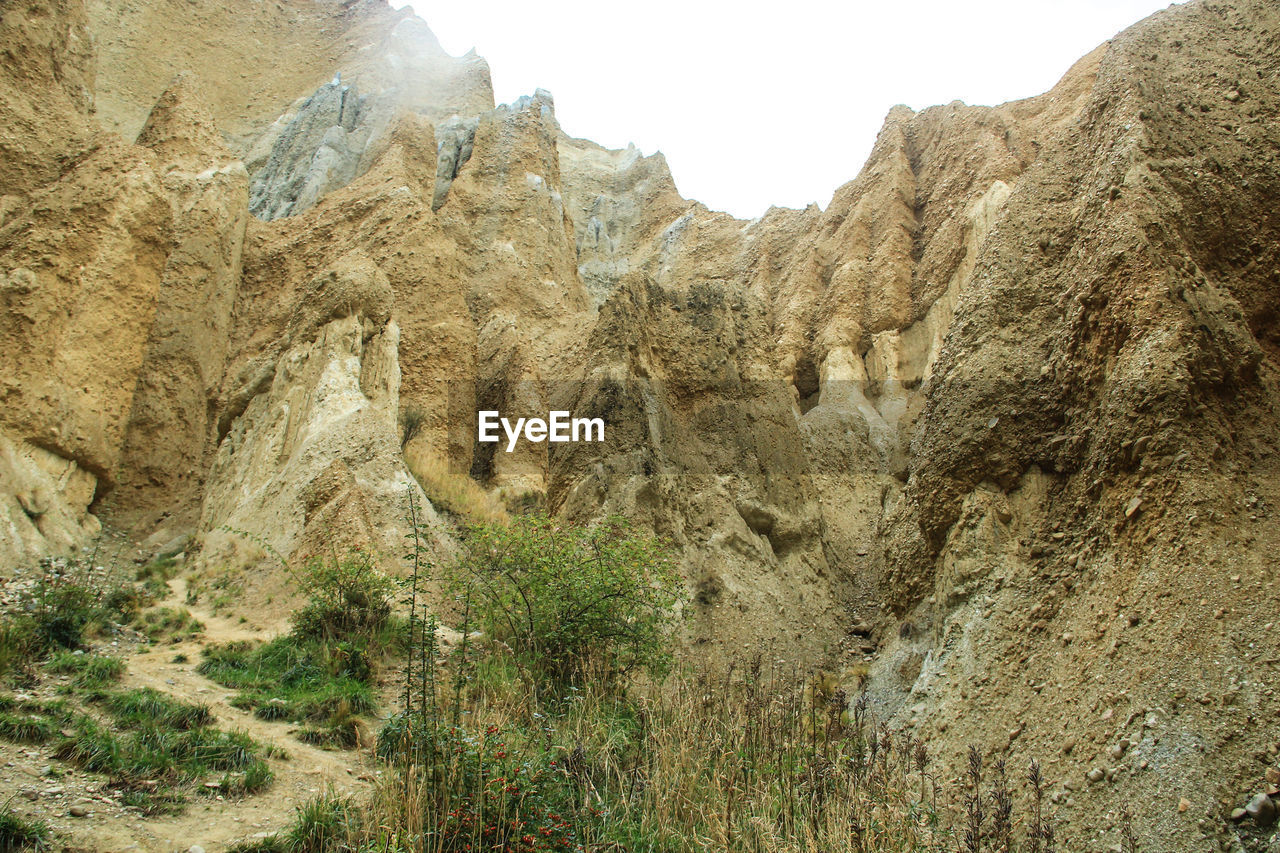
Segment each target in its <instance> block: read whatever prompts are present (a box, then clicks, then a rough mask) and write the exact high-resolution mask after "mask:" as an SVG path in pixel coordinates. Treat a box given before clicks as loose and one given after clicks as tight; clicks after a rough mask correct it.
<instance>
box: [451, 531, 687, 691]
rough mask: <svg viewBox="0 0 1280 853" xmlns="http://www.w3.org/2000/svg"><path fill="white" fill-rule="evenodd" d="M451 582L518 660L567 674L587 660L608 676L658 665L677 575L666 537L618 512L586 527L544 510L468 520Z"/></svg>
mask: <svg viewBox="0 0 1280 853" xmlns="http://www.w3.org/2000/svg"><path fill="white" fill-rule="evenodd" d="M468 545H469V548H468V551H467V553H466V555H465V556H464V557H463V558H462V559H461V560H459V561H458V562H457V563H456V564H455V565H454V566H453V567H452V568H451V569H450V571H449V573H448V578H447V580H448V583H449V588H450V589H451V591H452V592H454V593H455V594H456V595H458V596H459V597H460V598H461V599H462V601H463V603H464V606H465V607H466V608H467V610H468V611H471V610H474V611H475V613H476V615H477V616H478V617H479V620H480V622H481V624H482V625H483V627H484V629H485V631H486V633H487V634H488V635H489V636H490V637H492V638H493V639H495V640H500V641H502V642H505V643H506V644H507V645H508V646H510V647H511V649H512V651H513V652H514V653H515V655H516V657H517V661H518V662H519V663H520V665H521V666H522V667H525V668H526V669H529V670H533V671H536V672H538V673H539V674H540V675H542V676H544V677H548V678H551V679H553V680H556V681H571V680H572V679H573V678H574V677H575V676H577V675H578V674H579V673H580V672H581V671H582V669H583V667H584V665H587V664H591V665H594V666H597V667H601V668H602V669H603V671H604V673H605V675H606V677H608V678H614V677H617V676H619V675H622V674H624V673H626V672H628V671H630V670H632V669H634V668H636V667H642V668H644V669H646V670H648V671H649V672H650V673H651V674H654V675H661V674H662V673H664V672H665V671H666V669H667V668H668V666H669V665H670V662H671V650H670V644H669V642H668V637H667V633H668V629H669V627H670V623H671V621H672V619H673V618H674V611H675V607H676V605H677V603H679V602H681V601H682V600H683V595H684V593H683V585H682V583H681V580H680V576H679V574H678V573H677V572H676V570H675V567H674V566H673V565H672V561H671V558H670V555H669V553H668V551H667V549H666V547H665V546H664V545H663V544H662V543H660V542H659V541H658V540H656V539H654V538H652V537H650V536H646V535H643V534H641V533H639V532H638V531H636V530H634V529H633V528H632V527H631V525H630V524H629V523H628V522H627V521H625V520H624V519H621V518H609V519H607V520H605V521H604V522H602V523H600V524H597V525H595V526H593V527H584V526H577V525H568V524H563V523H561V522H559V521H555V520H553V519H549V518H543V517H530V516H526V517H521V518H517V519H515V520H513V521H512V522H511V523H510V524H509V525H487V526H482V527H478V528H475V529H474V530H473V532H472V535H471V537H470V539H469V542H468Z"/></svg>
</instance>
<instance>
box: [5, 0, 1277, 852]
mask: <svg viewBox="0 0 1280 853" xmlns="http://www.w3.org/2000/svg"><path fill="white" fill-rule="evenodd" d="M2 23H3V30H2V31H0V44H2V45H3V47H4V50H5V55H6V60H7V61H6V63H5V65H4V66H3V68H2V69H0V104H3V105H4V107H5V111H6V115H8V116H10V117H11V118H10V120H9V126H8V128H7V129H6V131H5V132H4V133H0V305H2V306H3V315H0V339H2V341H3V349H2V350H0V399H2V400H3V403H4V405H3V407H2V408H0V474H2V475H3V476H2V477H0V565H2V566H6V567H10V566H15V565H18V564H20V563H22V562H25V561H30V560H34V559H36V558H37V557H39V556H41V555H44V554H48V553H57V552H66V551H68V550H70V549H74V548H77V547H80V546H83V545H84V544H86V543H87V542H89V541H90V540H91V539H92V537H93V536H94V535H96V533H97V531H98V529H99V520H98V519H99V517H100V518H102V519H103V520H105V521H106V522H108V523H110V524H112V525H115V526H117V527H121V528H126V529H128V530H129V531H131V532H132V533H133V534H134V535H135V536H136V537H137V538H138V539H140V540H142V539H146V538H148V537H150V539H151V541H160V540H165V541H167V540H169V539H172V538H173V537H174V536H177V535H179V534H186V533H191V534H193V535H194V540H193V542H192V545H191V550H190V562H191V563H192V564H193V565H194V567H195V570H197V571H199V570H201V569H208V568H213V567H216V568H217V569H218V570H219V571H240V572H242V573H243V574H244V576H246V577H250V578H266V577H271V576H274V574H275V573H276V572H278V570H279V561H280V560H284V561H286V562H297V561H298V560H300V559H302V558H304V557H305V556H306V555H307V554H310V553H314V552H316V551H318V550H320V549H321V548H324V547H329V546H330V545H334V544H338V545H351V546H360V547H368V548H371V549H374V550H375V551H376V552H378V553H379V554H381V555H382V557H381V558H382V559H383V560H384V562H385V563H386V564H387V565H388V567H391V568H394V567H395V564H396V562H397V559H398V554H399V552H400V550H401V547H402V543H403V541H404V540H403V537H404V534H405V533H406V532H407V522H406V520H405V507H406V503H407V501H408V500H409V499H410V497H411V496H412V498H413V499H414V500H415V502H416V503H417V504H418V505H419V506H421V507H423V508H424V512H425V518H426V521H427V524H428V526H429V527H430V528H431V529H432V530H433V531H434V534H433V538H432V545H433V547H435V548H437V549H438V550H440V551H441V552H442V553H443V552H448V551H449V550H450V549H451V548H452V547H453V543H452V534H451V528H450V525H449V523H448V520H447V519H446V518H445V517H444V516H443V515H441V514H437V513H436V511H435V510H434V508H433V507H432V506H431V505H430V499H429V496H428V495H427V494H425V493H424V492H423V491H421V490H420V488H419V486H418V484H417V482H416V481H415V479H414V477H413V476H412V475H411V473H410V471H409V468H408V465H407V463H406V459H408V460H431V461H432V462H433V464H438V465H442V466H445V467H447V468H450V469H451V470H452V471H453V472H455V474H456V475H458V476H470V477H471V478H473V479H474V480H476V481H477V482H478V483H480V484H481V485H482V486H483V487H485V488H487V489H489V490H491V491H492V492H494V493H495V494H499V495H503V496H506V497H507V498H509V499H511V500H513V501H529V502H534V503H542V504H544V505H545V506H546V507H547V508H548V509H549V510H550V511H551V512H554V513H556V514H558V515H560V516H562V517H564V518H566V519H569V520H574V521H581V522H590V521H592V520H594V519H597V518H600V517H602V516H603V515H606V514H610V513H619V514H622V515H626V516H629V517H631V518H633V519H636V520H637V521H638V522H640V523H642V524H643V525H645V526H647V527H648V528H650V529H652V530H654V531H655V532H657V533H659V534H660V535H662V536H664V537H666V538H668V539H669V540H670V541H671V542H672V543H673V544H674V545H675V546H676V547H677V549H678V553H679V555H680V562H681V567H682V570H683V572H684V575H685V577H686V579H687V582H688V586H689V591H690V593H691V599H690V603H689V605H688V607H687V608H686V610H685V612H684V614H683V616H684V618H683V626H684V628H683V632H684V641H685V642H686V644H687V648H688V649H689V650H690V654H691V655H697V656H699V657H702V658H713V659H729V658H732V657H734V656H736V655H740V654H742V653H743V652H744V651H746V650H751V649H756V648H759V647H760V646H762V645H766V646H769V647H771V648H772V649H773V652H774V653H775V654H777V655H779V656H783V657H788V658H792V659H795V660H800V661H804V662H805V664H806V665H815V666H816V665H827V666H837V667H838V666H842V665H849V666H852V665H853V664H858V665H860V667H859V668H860V669H861V667H862V666H864V665H865V667H867V668H869V675H868V676H867V681H866V684H865V687H866V689H867V691H868V697H869V700H870V701H871V703H872V705H873V706H874V708H875V710H876V711H877V713H878V714H880V715H881V716H882V717H884V718H886V719H888V720H890V721H891V722H892V724H893V725H895V726H897V727H900V728H904V729H910V730H912V731H914V732H916V733H919V734H925V735H928V736H929V739H930V743H931V749H936V750H937V751H938V752H940V753H942V754H943V757H944V758H947V759H958V758H959V757H960V755H961V754H962V752H963V750H964V749H965V748H967V746H968V744H969V743H977V744H980V745H981V746H982V748H983V749H984V751H986V752H988V753H990V754H992V755H999V756H1003V757H1006V758H1008V759H1009V760H1010V762H1011V763H1010V766H1011V767H1017V766H1019V765H1020V764H1021V765H1025V763H1026V762H1027V761H1028V760H1029V759H1030V758H1031V757H1038V758H1040V760H1041V761H1042V762H1043V763H1044V765H1045V768H1046V775H1047V777H1048V778H1049V780H1050V792H1051V795H1052V796H1053V797H1054V798H1055V802H1058V803H1059V805H1060V806H1061V809H1062V815H1063V818H1064V821H1065V822H1064V824H1063V833H1064V834H1065V835H1066V837H1068V838H1069V839H1070V840H1071V843H1073V844H1075V845H1076V847H1072V848H1071V849H1076V848H1077V847H1079V848H1081V849H1083V846H1084V845H1089V844H1094V843H1095V841H1096V839H1097V838H1098V837H1099V834H1101V836H1102V837H1104V838H1105V837H1106V836H1107V834H1108V833H1109V832H1111V831H1112V829H1113V827H1114V823H1115V821H1114V817H1113V816H1114V814H1115V812H1116V810H1117V809H1118V808H1120V806H1121V805H1124V806H1126V807H1127V808H1129V809H1130V810H1132V811H1135V812H1136V813H1137V815H1138V820H1139V822H1140V823H1141V824H1142V826H1143V827H1144V834H1145V835H1147V836H1148V837H1151V838H1153V839H1155V843H1156V846H1157V847H1159V848H1160V849H1171V850H1198V849H1204V848H1205V846H1206V845H1211V844H1216V843H1217V842H1218V841H1221V840H1223V839H1224V838H1225V837H1226V836H1225V833H1226V831H1227V829H1226V825H1225V822H1224V820H1223V814H1222V805H1221V802H1220V801H1221V800H1222V799H1223V798H1224V797H1226V798H1229V797H1230V795H1231V794H1232V792H1234V791H1236V790H1238V789H1244V788H1246V787H1247V785H1248V783H1247V780H1248V779H1249V778H1250V777H1251V776H1252V775H1256V771H1257V767H1256V766H1254V765H1255V764H1256V760H1257V756H1259V755H1262V756H1266V755H1274V753H1275V751H1276V750H1278V749H1280V743H1277V742H1276V741H1275V734H1274V732H1275V723H1276V717H1275V702H1274V694H1275V691H1276V690H1277V689H1280V683H1277V679H1278V676H1280V674H1278V673H1277V670H1276V655H1275V637H1276V633H1275V613H1276V612H1277V607H1278V606H1280V590H1277V587H1276V581H1275V571H1274V566H1273V564H1272V555H1273V554H1274V553H1276V550H1277V548H1280V533H1278V532H1277V528H1276V525H1275V524H1274V521H1273V519H1272V513H1273V511H1274V510H1273V507H1274V506H1276V505H1277V504H1278V503H1280V476H1278V475H1280V471H1277V461H1276V460H1277V458H1280V457H1277V454H1276V446H1275V445H1276V435H1277V426H1280V412H1277V403H1278V401H1280V388H1277V373H1276V367H1277V359H1278V358H1280V326H1278V325H1277V321H1276V307H1275V306H1276V305H1277V302H1278V299H1280V272H1277V270H1278V269H1280V258H1277V254H1280V234H1277V225H1276V222H1275V221H1274V220H1275V216H1274V215H1273V214H1272V213H1271V212H1270V211H1271V210H1272V208H1273V207H1274V199H1275V198H1276V197H1277V196H1278V195H1280V162H1278V161H1277V158H1276V151H1277V150H1280V131H1278V130H1277V128H1278V127H1280V124H1277V111H1278V110H1280V65H1278V64H1277V59H1276V57H1277V56H1280V49H1278V48H1280V45H1278V44H1277V33H1280V12H1278V11H1277V10H1276V9H1275V8H1274V7H1273V4H1270V3H1267V2H1263V0H1230V2H1208V1H1207V0H1198V2H1191V3H1188V4H1185V5H1184V6H1181V7H1176V8H1172V9H1170V10H1167V11H1165V12H1162V13H1160V14H1157V15H1155V16H1152V17H1151V18H1149V19H1148V20H1146V21H1144V22H1142V23H1140V24H1138V25H1137V26H1135V27H1134V28H1132V29H1130V30H1129V31H1127V32H1125V33H1124V34H1122V35H1120V36H1118V37H1117V38H1116V39H1115V40H1113V41H1111V42H1109V43H1107V44H1105V45H1103V46H1101V47H1099V48H1098V49H1097V50H1096V51H1094V52H1093V53H1091V54H1090V55H1089V56H1087V57H1085V58H1083V59H1082V60H1080V62H1079V63H1077V64H1076V66H1075V67H1073V68H1072V69H1070V70H1069V71H1068V73H1067V74H1066V76H1064V77H1063V79H1062V80H1061V82H1059V84H1058V85H1057V86H1055V87H1054V89H1053V90H1051V91H1050V92H1048V93H1046V94H1044V95H1042V96H1040V97H1036V98H1031V99H1028V100H1025V101H1019V102H1015V103H1010V104H1005V105H1002V106H998V107H975V106H967V105H965V104H962V103H959V102H957V103H953V104H949V105H946V106H940V107H933V108H930V109H927V110H924V111H922V112H919V113H916V112H913V111H911V110H909V109H907V108H906V107H896V108H894V109H893V110H892V111H891V112H890V113H889V115H888V117H887V118H886V121H885V125H884V128H883V130H882V131H881V133H880V136H879V138H878V139H877V142H876V145H875V148H874V150H873V152H872V154H871V156H870V158H869V159H868V161H867V163H866V165H865V166H864V167H863V169H862V171H861V173H860V174H858V176H857V177H856V178H855V179H854V180H852V181H851V182H849V183H848V184H846V185H845V186H843V187H841V188H839V189H838V190H837V191H836V192H835V195H834V197H833V198H832V200H831V203H830V204H829V205H828V206H827V207H826V208H825V209H819V208H818V207H816V206H812V207H810V208H808V209H806V210H784V209H771V210H769V211H768V212H766V213H765V214H764V215H763V216H761V217H760V218H758V219H755V220H752V221H749V222H748V221H742V220H737V219H734V218H732V217H730V216H727V215H725V214H722V213H717V212H714V211H710V210H708V209H707V208H706V207H704V206H703V205H701V204H698V203H697V202H692V201H688V200H686V199H684V198H683V197H681V195H680V194H679V192H678V190H677V188H676V185H675V182H674V181H673V179H672V176H671V174H670V172H669V170H668V168H667V165H666V162H665V160H664V159H663V158H662V156H661V155H660V154H656V155H652V156H642V155H641V153H640V152H638V151H636V150H635V149H628V150H623V151H610V150H606V149H604V148H601V147H600V146H597V145H594V144H593V143H590V142H587V141H584V140H578V139H572V138H569V137H568V136H566V135H565V134H564V133H563V132H562V130H561V129H560V127H559V124H558V122H557V120H556V117H555V105H554V101H553V99H552V97H551V95H550V94H549V93H547V92H544V91H542V90H538V91H537V92H535V93H534V94H533V95H531V96H529V97H527V98H522V99H520V100H518V101H517V102H515V103H513V104H509V105H495V104H494V103H493V95H492V87H491V85H490V82H489V74H488V67H487V65H485V63H484V61H483V60H481V59H479V58H478V57H476V56H474V55H467V56H464V57H461V58H455V57H450V56H448V55H447V54H446V53H445V52H444V51H443V50H442V49H441V48H440V45H439V43H438V42H437V41H436V40H435V38H434V36H432V35H431V33H430V30H429V29H428V28H427V27H426V25H425V24H423V23H422V22H421V21H418V20H417V19H415V18H413V17H412V16H411V15H410V14H409V13H408V12H407V11H400V12H396V11H393V10H391V9H390V7H389V6H388V5H387V4H385V3H384V2H382V0H356V2H345V3H337V2H323V3H315V2H311V0H282V2H278V3H274V4H269V5H268V6H265V7H263V8H262V9H261V10H258V11H256V12H255V13H254V14H252V15H245V14H244V13H243V10H241V9H240V8H239V7H238V5H237V4H235V3H231V2H229V0H219V2H211V3H204V4H199V8H196V7H193V6H192V5H191V4H189V3H180V2H178V0H146V1H145V2H128V3H125V2H118V1H117V0H88V3H87V9H86V8H85V7H84V6H82V5H81V3H80V2H78V0H58V2H55V3H34V2H29V3H25V4H24V3H19V4H18V5H17V6H15V7H14V8H13V9H6V10H5V12H4V13H3V16H2ZM196 43H199V44H201V45H202V50H201V51H192V50H190V46H191V45H192V44H196ZM95 45H96V48H95ZM95 49H96V57H97V63H96V70H95V61H94V59H95ZM179 71H180V72H182V73H181V74H178V75H177V76H176V77H175V73H176V72H179ZM851 166H852V164H851ZM482 408H483V409H498V410H500V411H502V412H503V414H504V415H508V416H511V417H519V416H523V415H543V414H545V413H546V412H547V411H548V410H550V409H568V410H571V411H573V412H574V414H575V415H578V416H585V417H601V418H603V419H604V420H605V422H606V424H607V433H606V435H607V439H606V441H605V442H603V443H599V444H585V443H584V444H576V445H572V444H571V445H547V444H538V445H525V446H523V447H521V448H519V449H518V450H517V451H516V452H512V453H507V452H505V451H504V450H502V449H498V448H495V446H494V445H491V444H481V443H479V442H477V441H476V435H475V421H474V418H475V413H476V411H477V410H478V409H482ZM410 413H412V421H413V428H412V429H406V427H405V424H406V423H407V422H408V415H409V414H410ZM246 594H248V595H250V596H252V595H255V594H257V593H256V592H255V591H254V585H253V584H249V585H248V592H247V593H246ZM848 686H849V687H850V688H851V689H853V688H855V687H858V686H860V685H857V684H855V683H853V682H850V683H849V685H848ZM1120 740H1123V741H1124V742H1125V743H1126V745H1127V746H1126V747H1124V748H1122V749H1120V750H1119V751H1118V757H1117V755H1116V750H1115V749H1114V745H1115V744H1116V743H1117V742H1118V741H1120ZM934 745H936V746H934ZM1102 765H1106V766H1105V768H1104V770H1103V772H1102V773H1101V774H1097V773H1093V772H1092V771H1094V770H1095V769H1097V768H1098V767H1099V766H1102ZM1095 776H1096V777H1097V778H1096V779H1094V778H1093V777H1095ZM1183 797H1185V798H1186V799H1187V801H1188V802H1190V804H1191V805H1190V806H1189V807H1188V808H1185V809H1181V810H1180V809H1179V802H1180V800H1181V799H1182V798H1183ZM1107 843H1110V841H1107Z"/></svg>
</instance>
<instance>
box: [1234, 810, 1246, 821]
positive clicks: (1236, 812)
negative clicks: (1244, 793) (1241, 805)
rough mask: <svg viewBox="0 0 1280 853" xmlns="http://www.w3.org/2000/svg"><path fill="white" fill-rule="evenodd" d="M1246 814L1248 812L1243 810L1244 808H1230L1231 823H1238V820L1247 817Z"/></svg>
mask: <svg viewBox="0 0 1280 853" xmlns="http://www.w3.org/2000/svg"><path fill="white" fill-rule="evenodd" d="M1248 816H1249V813H1248V812H1247V811H1245V810H1244V809H1232V810H1231V822H1232V823H1239V822H1240V821H1242V820H1244V819H1245V818H1246V817H1248Z"/></svg>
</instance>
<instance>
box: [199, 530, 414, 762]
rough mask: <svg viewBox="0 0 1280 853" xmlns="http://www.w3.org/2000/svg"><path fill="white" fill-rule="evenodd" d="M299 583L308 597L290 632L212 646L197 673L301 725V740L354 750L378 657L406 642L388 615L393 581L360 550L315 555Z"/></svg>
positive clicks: (249, 704) (238, 701)
mask: <svg viewBox="0 0 1280 853" xmlns="http://www.w3.org/2000/svg"><path fill="white" fill-rule="evenodd" d="M298 583H299V587H300V589H301V590H302V591H303V592H304V593H306V595H307V597H308V601H307V604H306V605H305V606H303V607H302V608H301V609H300V610H298V611H297V612H296V613H294V615H293V620H292V621H293V630H292V631H291V632H290V634H288V635H286V636H282V637H277V638H276V639H274V640H272V641H270V642H268V643H264V644H261V645H253V644H250V643H243V642H238V643H226V644H223V645H218V646H210V647H208V648H206V649H205V650H204V660H203V661H202V662H201V663H200V666H199V667H198V671H199V672H200V673H201V674H202V675H205V676H206V677H208V678H210V679H212V680H214V681H216V682H218V683H219V684H221V685H223V686H224V687H229V688H232V689H234V690H237V691H239V692H238V693H237V695H236V696H235V697H234V698H233V699H232V700H231V704H232V705H233V706H234V707H237V708H240V709H243V710H249V711H252V712H253V714H254V716H256V717H258V718H259V719H262V720H280V721H287V722H294V723H304V724H306V727H305V728H303V729H302V730H301V732H300V733H299V738H300V739H302V740H303V741H305V742H308V743H312V744H317V745H320V746H325V747H332V748H342V749H350V748H353V747H355V746H356V745H357V744H358V743H359V732H360V726H361V723H360V721H359V719H358V718H359V715H361V714H366V713H369V712H370V711H373V710H374V708H375V707H376V702H375V699H374V691H373V682H374V677H375V670H376V668H377V664H378V659H379V658H381V657H382V656H383V655H385V654H386V653H387V652H388V651H389V650H394V649H397V648H400V647H401V646H402V645H403V642H402V638H401V635H402V634H403V631H402V629H400V628H399V626H398V625H397V623H396V621H395V620H394V619H393V618H392V615H391V606H392V601H393V594H394V591H395V586H394V584H393V582H392V581H391V580H390V579H389V578H387V577H386V576H385V575H383V574H382V573H381V572H380V571H378V569H377V567H376V566H375V565H374V563H373V560H372V557H371V556H369V555H367V554H364V553H361V552H353V553H350V554H347V555H345V556H343V557H340V558H339V557H335V558H331V559H319V558H317V559H313V560H310V561H309V562H308V563H307V564H306V566H305V567H304V569H303V571H302V572H301V573H300V575H299V577H298Z"/></svg>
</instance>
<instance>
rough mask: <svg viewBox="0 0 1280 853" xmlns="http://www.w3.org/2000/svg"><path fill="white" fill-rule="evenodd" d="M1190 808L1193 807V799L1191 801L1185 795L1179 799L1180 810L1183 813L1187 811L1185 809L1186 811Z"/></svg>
mask: <svg viewBox="0 0 1280 853" xmlns="http://www.w3.org/2000/svg"><path fill="white" fill-rule="evenodd" d="M1189 808H1191V801H1190V800H1188V799H1187V798H1186V797H1183V798H1182V799H1180V800H1178V812H1179V813H1183V812H1185V811H1186V810H1187V809H1189Z"/></svg>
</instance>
